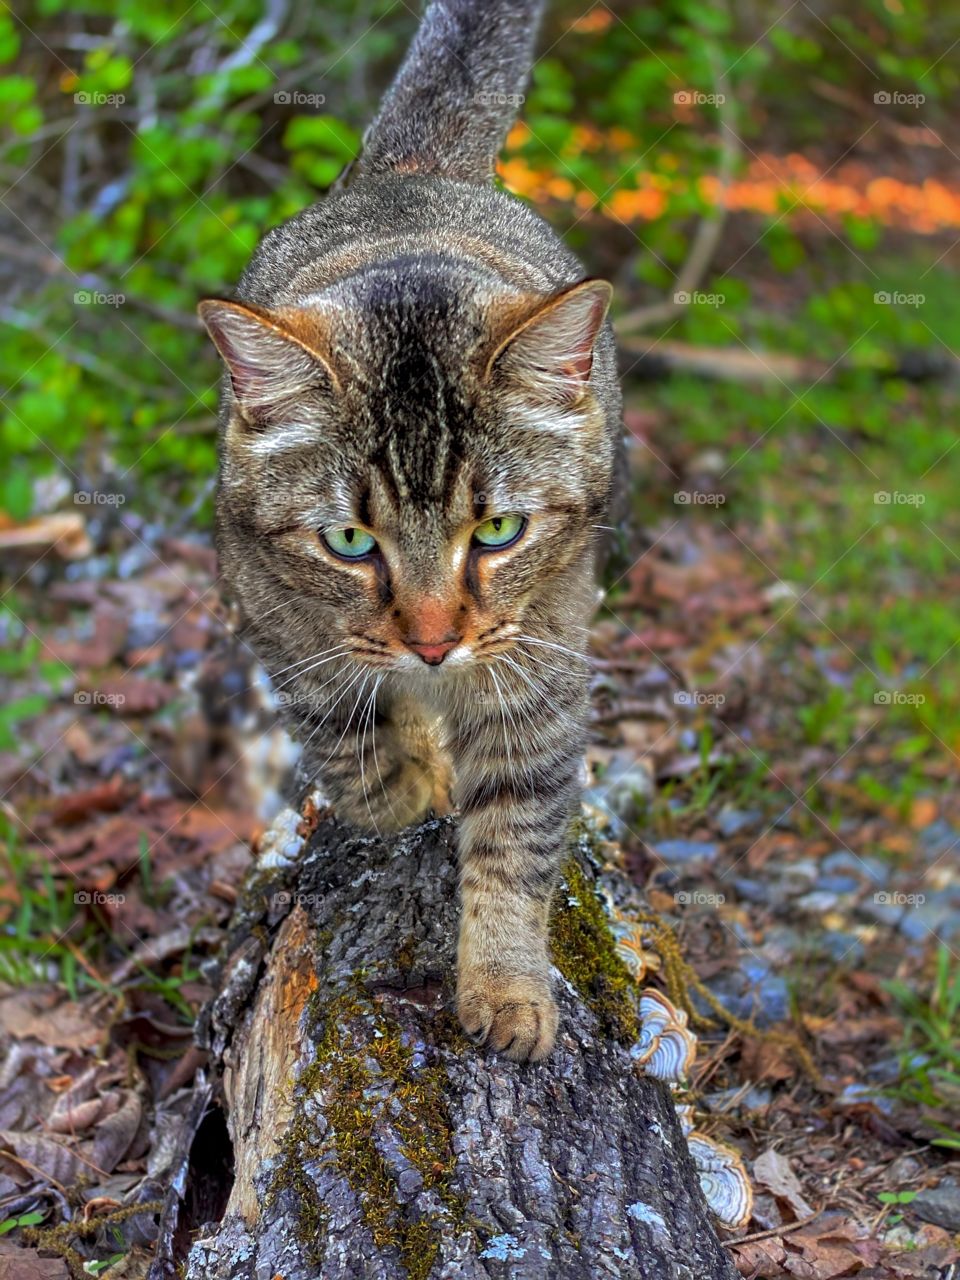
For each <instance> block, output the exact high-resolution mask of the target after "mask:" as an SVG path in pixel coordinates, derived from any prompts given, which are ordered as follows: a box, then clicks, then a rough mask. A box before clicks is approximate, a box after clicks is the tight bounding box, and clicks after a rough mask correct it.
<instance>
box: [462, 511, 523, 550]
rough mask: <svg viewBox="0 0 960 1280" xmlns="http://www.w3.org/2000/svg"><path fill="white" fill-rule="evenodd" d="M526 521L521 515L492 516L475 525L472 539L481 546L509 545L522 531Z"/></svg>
mask: <svg viewBox="0 0 960 1280" xmlns="http://www.w3.org/2000/svg"><path fill="white" fill-rule="evenodd" d="M526 523H527V522H526V520H525V518H524V517H523V516H492V517H491V518H490V519H489V520H484V522H483V524H478V525H477V527H476V529H474V531H473V540H474V542H478V543H479V544H480V546H481V547H509V546H510V544H511V543H512V542H516V540H517V539H518V538H519V537H520V535H521V533H523V530H524V528H525V527H526Z"/></svg>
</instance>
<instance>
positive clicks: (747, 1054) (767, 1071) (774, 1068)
mask: <svg viewBox="0 0 960 1280" xmlns="http://www.w3.org/2000/svg"><path fill="white" fill-rule="evenodd" d="M796 1074H797V1068H796V1065H795V1064H794V1063H793V1062H792V1061H791V1058H790V1054H789V1052H788V1050H787V1049H786V1048H785V1047H784V1046H783V1045H782V1044H774V1043H773V1042H772V1041H770V1040H757V1039H756V1038H754V1037H748V1038H747V1039H746V1040H744V1042H743V1047H742V1049H741V1050H740V1077H741V1079H743V1080H752V1081H754V1082H756V1083H757V1084H759V1083H760V1081H761V1080H790V1079H791V1078H792V1077H793V1076H795V1075H796Z"/></svg>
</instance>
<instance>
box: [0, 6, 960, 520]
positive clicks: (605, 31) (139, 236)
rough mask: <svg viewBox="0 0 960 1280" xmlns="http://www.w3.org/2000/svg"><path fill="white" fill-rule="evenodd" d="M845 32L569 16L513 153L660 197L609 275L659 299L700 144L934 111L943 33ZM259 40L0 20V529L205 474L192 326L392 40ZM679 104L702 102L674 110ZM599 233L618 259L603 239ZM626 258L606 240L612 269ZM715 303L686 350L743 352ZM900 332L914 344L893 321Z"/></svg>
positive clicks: (775, 261) (734, 324)
mask: <svg viewBox="0 0 960 1280" xmlns="http://www.w3.org/2000/svg"><path fill="white" fill-rule="evenodd" d="M868 7H869V21H865V20H864V17H863V14H862V12H861V9H860V8H858V9H853V8H850V7H847V8H843V7H841V9H840V10H839V11H837V10H835V11H832V13H831V15H830V17H829V18H828V19H827V25H824V23H823V22H821V21H820V20H819V19H818V18H817V17H816V16H815V15H814V14H813V12H812V11H811V10H810V9H809V8H807V7H806V6H803V5H800V6H795V7H793V8H792V9H790V10H789V11H788V12H787V13H786V14H784V13H783V12H782V8H781V7H778V6H775V5H774V4H773V3H772V0H758V3H756V4H755V5H753V6H751V7H749V8H747V9H743V8H742V7H741V8H740V9H738V10H736V11H734V10H733V9H731V8H729V7H728V6H727V5H726V4H725V3H721V2H720V0H708V3H696V4H694V3H692V0H668V3H666V4H664V5H659V6H646V5H630V6H628V7H627V8H626V9H622V7H618V10H617V16H616V18H614V19H611V20H610V21H609V23H607V25H606V26H605V27H604V26H603V24H602V23H601V24H600V26H599V27H591V26H590V24H589V22H587V23H586V24H584V23H583V22H578V21H577V20H579V19H582V18H583V13H582V9H581V6H580V5H578V4H575V3H573V0H557V3H555V4H554V5H552V6H551V8H550V11H549V15H548V29H547V33H546V40H545V44H546V46H547V54H546V56H545V57H543V58H542V59H541V60H540V61H539V62H538V63H537V65H536V66H535V68H534V73H533V83H532V85H531V87H530V89H529V92H528V97H527V102H526V105H525V108H524V116H525V119H526V120H527V122H528V125H529V133H528V134H527V135H526V141H525V142H524V144H523V146H522V149H521V153H520V154H521V156H522V158H523V159H524V160H525V161H526V162H527V163H528V164H530V165H531V166H534V167H542V168H544V169H545V170H547V171H548V172H551V173H553V174H555V175H557V177H559V178H563V179H566V180H568V181H569V182H570V183H571V184H572V190H573V192H574V193H576V192H578V191H579V192H587V193H592V197H593V199H594V200H596V201H597V202H602V203H605V204H607V203H609V201H610V199H611V197H612V196H614V195H615V194H617V193H623V192H627V193H629V192H630V191H632V190H635V189H636V188H637V184H638V183H641V182H648V181H650V180H651V177H652V179H653V180H654V181H656V182H659V183H661V185H662V190H663V191H664V192H666V193H667V195H666V198H665V203H664V206H663V209H662V211H661V212H660V213H659V214H658V215H657V216H655V217H654V218H653V219H652V220H651V221H648V222H646V223H644V224H643V227H642V231H641V233H640V238H641V239H642V249H641V250H640V251H639V252H633V251H631V253H630V258H629V260H628V261H627V262H626V263H625V264H624V266H623V269H622V270H623V272H625V273H626V276H628V277H629V276H631V275H632V277H633V279H634V280H635V282H636V285H637V286H638V287H640V288H647V289H648V290H649V289H651V288H652V289H655V290H656V291H657V292H660V291H662V290H664V289H669V288H670V287H671V285H672V280H673V273H674V272H675V271H676V270H677V267H678V266H679V264H680V263H681V262H682V261H683V260H684V259H685V256H686V254H687V252H688V249H689V244H690V236H691V234H692V232H693V228H694V226H695V223H696V219H697V217H698V216H699V215H700V214H701V213H702V212H703V211H704V210H705V209H706V208H707V207H708V205H707V203H706V197H705V194H704V189H703V187H702V185H701V180H702V179H703V178H706V177H709V176H710V175H712V174H715V173H716V172H717V170H718V165H719V164H720V163H721V152H722V150H723V147H724V131H723V129H721V128H720V120H721V118H723V119H725V120H726V122H727V124H728V125H729V127H730V128H732V129H733V130H734V131H736V132H739V133H740V134H741V135H742V136H743V137H744V138H746V139H747V140H748V142H749V140H750V139H751V138H754V137H756V136H757V133H758V130H759V129H760V127H761V119H762V121H766V122H769V121H771V120H777V119H784V120H786V119H789V133H788V134H786V135H785V136H784V137H783V148H782V149H784V150H788V149H791V148H793V149H797V150H802V149H803V148H804V147H805V146H806V145H808V144H814V143H816V142H817V141H818V140H820V139H821V138H823V137H825V136H829V132H830V130H832V129H836V128H840V129H843V130H849V129H850V128H851V124H852V122H851V118H850V115H849V111H848V110H847V108H845V107H843V106H842V105H837V104H836V103H835V102H833V101H824V99H823V97H822V96H818V93H817V91H816V83H820V84H822V83H826V84H829V85H834V86H838V87H839V88H841V89H842V90H843V91H844V92H845V93H847V94H848V95H850V96H852V97H856V96H860V97H861V98H864V99H866V100H868V101H869V99H870V97H871V95H872V94H873V92H874V91H875V89H876V85H877V83H878V79H877V77H878V76H879V77H880V78H881V79H882V80H883V83H884V84H885V85H886V87H887V88H889V89H890V90H894V91H899V92H902V93H910V92H913V93H917V92H922V93H923V94H924V95H926V97H927V99H928V102H929V103H930V104H932V107H933V108H934V109H935V110H939V109H940V108H939V107H938V106H937V104H939V103H941V102H942V103H946V102H948V101H949V98H950V95H951V93H952V92H953V91H954V90H955V89H956V87H957V78H958V70H957V66H956V61H955V59H950V58H942V57H940V56H939V55H940V52H941V51H942V49H944V48H946V47H948V46H950V45H951V44H952V43H953V40H954V38H955V37H956V35H958V34H960V28H958V19H957V17H956V15H952V14H951V12H950V11H949V9H947V10H944V9H937V8H935V7H933V6H932V5H931V4H930V3H929V0H914V2H913V3H910V4H908V5H902V6H901V5H896V6H894V5H888V4H885V3H882V0H871V3H870V4H869V6H868ZM597 12H599V13H600V14H601V16H602V14H603V13H606V12H607V10H605V9H604V8H603V7H602V6H601V7H600V9H599V10H598V11H597ZM588 16H589V15H588ZM261 20H262V6H261V5H260V3H259V2H258V0H231V3H230V4H229V6H228V7H227V9H225V10H223V11H222V12H220V11H218V12H216V13H215V12H214V11H213V10H212V9H211V8H210V7H209V6H207V5H190V4H189V3H187V0H175V3H173V4H172V5H167V6H162V7H160V6H156V5H151V4H143V3H142V0H110V3H107V2H106V0H27V3H26V4H25V5H20V6H18V9H17V17H16V18H14V17H13V15H12V14H11V13H8V12H0V181H2V182H3V185H4V187H5V188H7V190H6V191H5V195H4V201H5V204H6V206H7V207H8V208H9V209H10V210H11V212H12V214H13V215H14V217H15V218H17V219H19V220H20V223H21V224H22V226H23V228H24V230H23V233H22V234H23V243H24V246H25V247H24V254H25V256H26V257H28V258H29V259H30V260H31V262H32V263H33V264H34V265H36V264H38V263H41V262H45V264H46V266H45V269H44V270H43V271H41V273H40V278H41V280H42V281H43V283H42V284H41V286H40V288H39V291H38V290H36V289H34V288H33V287H32V285H31V288H30V289H29V290H27V289H25V288H23V287H18V286H17V284H16V282H15V281H14V282H13V284H12V287H11V288H10V289H9V290H7V294H8V301H7V302H6V303H5V304H4V305H3V306H2V307H0V361H2V363H3V366H4V368H6V369H7V370H9V371H10V381H11V386H10V388H9V389H8V392H7V394H6V395H5V397H4V402H3V410H2V416H0V425H2V439H3V447H4V454H5V456H6V458H7V459H12V458H15V459H16V461H17V467H16V468H12V467H10V466H7V467H4V468H3V471H2V476H0V507H2V509H3V510H4V511H6V512H7V514H8V515H10V516H12V517H13V518H15V519H22V518H24V517H25V516H26V515H27V514H29V512H30V509H31V507H32V505H34V499H33V493H32V480H33V479H34V478H36V477H38V476H42V475H45V474H48V473H50V472H54V471H58V472H60V473H61V474H62V475H65V476H66V477H67V478H68V479H72V482H73V483H74V484H77V483H79V481H80V480H81V478H83V479H86V480H89V479H91V478H92V479H97V478H106V479H107V480H110V479H112V482H113V483H116V484H117V485H120V486H126V487H128V488H130V487H136V488H138V489H139V488H143V489H145V490H146V492H145V493H144V495H143V498H142V502H143V503H144V504H145V505H146V506H147V507H148V508H150V507H153V506H155V505H156V504H157V502H158V496H159V495H160V494H161V493H162V494H163V495H164V497H165V498H166V497H171V498H174V499H176V498H178V497H181V496H186V495H188V494H193V493H196V492H197V491H198V489H199V488H200V487H201V486H202V483H203V481H204V480H205V478H206V477H208V476H209V475H210V474H211V473H212V470H213V467H214V446H213V434H212V428H213V423H212V410H213V408H214V405H215V402H216V387H217V383H218V378H219V370H218V367H217V363H216V360H215V358H214V355H213V353H212V351H211V349H210V346H209V344H208V343H207V341H206V339H205V338H204V336H203V335H202V334H201V332H200V331H199V329H198V327H197V325H196V323H195V320H194V307H195V304H196V301H197V300H198V298H200V297H201V296H203V295H205V294H223V293H226V292H228V291H230V290H231V289H232V288H233V287H234V286H235V284H236V281H237V279H238V277H239V275H240V273H241V271H242V269H243V267H244V265H245V263H246V261H247V260H248V258H249V256H250V254H251V252H252V250H253V248H254V246H255V244H256V242H257V239H258V237H259V236H260V235H261V234H262V233H263V231H265V230H266V229H268V228H269V227H271V226H274V225H276V224H277V223H278V222H280V221H282V220H284V219H285V218H287V217H289V216H290V215H292V214H293V213H295V212H296V211H297V210H298V209H300V208H302V207H303V206H304V205H306V204H308V203H309V202H310V201H311V200H313V199H314V198H316V197H317V196H318V195H319V194H320V193H321V192H322V191H323V190H324V189H325V188H327V187H328V186H329V185H330V183H331V182H332V181H333V180H334V179H335V178H336V176H337V174H338V173H339V172H340V170H341V169H342V168H343V166H344V165H345V164H347V163H348V162H349V161H350V160H351V159H352V158H353V156H354V155H355V154H356V153H357V150H358V148H359V145H360V136H361V132H362V129H363V127H364V126H365V124H366V122H367V121H368V119H369V117H370V114H371V112H372V110H373V108H374V105H375V101H376V97H377V95H378V94H379V92H380V90H381V88H382V86H383V84H384V83H385V81H386V79H387V76H388V74H389V72H390V70H392V67H393V65H394V64H395V62H396V59H397V57H398V55H399V52H400V49H401V47H402V45H403V44H404V43H405V42H406V41H407V39H408V38H409V35H410V32H411V30H412V27H413V17H412V15H411V13H410V12H409V11H408V9H407V8H405V7H404V6H402V5H401V6H396V5H394V4H391V3H390V0H373V3H371V4H368V5H365V6H364V7H363V10H362V12H357V11H355V6H354V5H353V4H352V3H351V0H331V3H328V4H325V5H324V6H322V8H316V7H314V8H313V9H310V8H309V7H308V8H307V9H306V10H305V11H304V12H303V13H298V16H297V21H296V23H290V24H287V25H286V26H285V28H284V29H283V30H282V31H280V32H277V33H274V34H273V36H272V38H270V39H267V40H265V41H262V42H261V34H260V33H261V29H262V28H261V26H260V25H259V24H261ZM815 82H816V83H815ZM684 94H686V95H688V96H689V95H691V94H696V95H700V98H703V99H704V101H700V98H698V100H697V101H696V102H695V103H693V104H692V105H689V106H685V107H682V108H681V107H678V105H677V103H678V97H679V98H682V97H683V95H684ZM718 95H719V96H720V97H722V98H724V99H725V102H724V103H718V102H717V101H716V100H715V99H716V98H717V97H718ZM756 103H762V104H763V111H762V113H758V112H757V111H756V110H755V104H756ZM905 110H906V111H908V112H909V111H910V110H911V108H909V107H908V108H905ZM856 124H857V128H858V129H859V122H856ZM766 127H768V128H769V126H766ZM584 130H586V134H585V133H584ZM591 131H593V132H591ZM611 131H612V133H613V135H616V137H615V139H614V141H611ZM580 207H581V208H582V207H583V206H580ZM547 213H548V216H551V217H555V219H556V221H557V223H558V226H559V227H560V229H562V230H567V229H569V235H570V239H571V242H572V243H573V244H574V246H575V247H576V248H578V249H580V250H582V251H583V252H584V253H585V255H586V256H587V258H588V260H590V261H591V263H594V262H596V265H597V267H598V269H606V268H607V266H608V264H607V263H605V262H603V261H597V259H598V257H600V256H602V255H600V254H598V249H597V245H598V241H597V236H596V230H595V226H594V221H593V220H592V219H590V218H583V217H582V214H581V215H578V216H577V217H574V218H572V217H571V209H570V202H569V200H566V199H564V198H562V197H560V198H558V201H557V203H556V207H551V208H549V209H547ZM571 221H573V222H574V225H573V226H572V227H570V223H571ZM768 223H769V226H768V228H767V231H766V233H765V235H764V236H763V238H762V251H763V252H764V253H765V254H767V255H768V256H769V261H770V262H771V264H772V265H773V266H774V268H775V269H776V270H778V271H780V272H783V273H786V274H794V273H797V272H799V271H801V270H804V269H806V268H807V266H808V262H809V256H808V251H807V248H806V246H805V245H804V243H803V241H802V240H801V238H800V236H799V234H798V232H797V229H796V228H795V226H794V224H793V221H792V219H791V218H789V217H787V218H785V219H780V218H779V216H777V217H771V218H769V219H768ZM14 225H15V226H16V225H17V224H16V223H15V224H14ZM611 226H612V228H613V230H614V232H615V234H616V233H618V223H617V220H616V218H614V219H613V221H612V223H611ZM762 229H763V228H762V226H761V231H762ZM634 234H635V232H634V231H633V228H631V229H629V230H628V229H627V228H626V227H624V228H623V229H622V235H623V239H624V243H625V245H626V247H627V249H628V250H630V249H631V245H632V243H633V235H634ZM842 234H843V235H845V236H846V238H847V240H848V241H849V243H850V244H851V246H852V247H853V248H854V249H856V250H858V251H863V250H866V249H869V248H872V247H873V245H874V243H875V241H876V238H877V235H878V230H877V228H876V226H874V225H873V224H871V223H869V222H865V221H864V220H863V219H853V218H851V219H848V221H847V222H846V224H845V227H844V229H843V233H842ZM601 239H609V237H602V238H601ZM58 263H59V264H62V265H61V266H60V267H59V268H58V265H57V264H58ZM51 267H52V268H53V270H49V268H51ZM714 287H715V288H716V289H717V291H718V292H723V293H725V294H726V295H727V303H726V305H725V307H724V308H723V309H722V312H721V311H718V310H717V309H714V308H710V307H702V306H699V305H694V306H692V307H691V308H690V309H689V314H688V315H687V316H686V317H685V318H684V322H683V325H684V328H685V329H686V331H687V336H689V338H690V340H691V341H698V342H704V343H711V342H729V341H732V340H738V339H741V338H743V339H744V340H746V339H747V338H748V337H749V332H750V328H751V323H750V311H749V301H748V299H747V298H746V289H745V286H744V285H743V284H742V283H741V282H740V281H738V280H736V279H728V280H724V281H723V282H722V283H721V282H718V283H717V284H716V285H715V286H714ZM868 291H869V286H867V285H854V284H852V283H851V284H840V285H836V286H826V287H824V288H822V289H818V290H817V291H816V292H815V293H814V295H813V296H812V297H811V299H810V304H809V305H810V308H811V318H813V319H815V321H816V326H815V327H816V331H817V333H818V335H819V336H820V337H821V338H822V341H823V344H824V345H825V346H826V345H829V344H830V343H834V344H835V343H836V341H838V340H842V337H843V336H844V335H845V334H846V333H847V332H849V331H850V329H851V327H855V319H856V317H857V316H858V315H861V314H862V307H863V306H864V305H866V304H865V301H864V299H865V297H866V293H867V292H868ZM75 298H79V299H80V300H79V301H78V300H75ZM888 310H890V311H891V313H892V312H893V310H894V309H893V308H889V309H888ZM879 319H880V323H879V325H878V328H877V330H876V331H875V332H873V333H872V334H871V335H870V337H869V339H865V340H864V346H863V348H862V349H863V351H864V353H866V352H867V351H868V350H869V351H871V352H875V353H878V352H879V353H882V352H883V351H884V350H885V349H888V344H889V341H890V340H891V339H892V337H893V333H892V326H894V325H895V324H896V323H897V321H896V319H895V317H894V316H893V315H892V314H891V315H888V316H885V317H880V318H879ZM899 322H900V324H901V327H902V330H903V334H904V336H908V337H909V338H910V340H911V341H913V342H915V343H916V344H918V345H929V342H930V335H929V334H928V333H925V332H924V331H923V327H922V324H921V323H920V321H919V319H918V318H917V317H900V318H899ZM867 342H869V343H870V347H869V348H868V347H867V346H866V343H867ZM155 480H162V481H163V484H162V486H159V485H157V484H155V483H153V482H154V481H155Z"/></svg>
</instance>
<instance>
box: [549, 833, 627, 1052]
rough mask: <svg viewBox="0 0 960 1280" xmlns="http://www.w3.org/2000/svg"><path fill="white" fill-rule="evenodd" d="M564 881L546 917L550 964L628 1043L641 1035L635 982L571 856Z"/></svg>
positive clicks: (613, 1032) (607, 1026)
mask: <svg viewBox="0 0 960 1280" xmlns="http://www.w3.org/2000/svg"><path fill="white" fill-rule="evenodd" d="M580 840H581V843H582V844H584V847H585V848H586V843H585V842H589V835H588V834H586V833H581V835H580ZM563 878H564V882H565V887H564V886H561V890H560V892H559V893H558V894H557V896H556V898H555V899H554V904H553V912H552V915H551V918H550V937H551V943H552V952H553V960H554V963H555V964H556V966H557V968H558V969H559V970H560V972H561V973H562V974H563V976H564V977H565V978H567V979H568V980H569V981H570V982H572V983H573V985H574V986H575V987H576V989H577V991H578V992H579V993H580V995H581V996H582V997H583V999H584V1000H585V1001H586V1003H587V1005H589V1007H590V1008H591V1009H592V1010H593V1012H594V1013H595V1014H596V1015H597V1017H598V1018H599V1019H600V1022H601V1024H602V1026H603V1028H604V1030H605V1031H606V1032H607V1033H608V1034H609V1035H611V1036H613V1037H614V1038H615V1039H617V1040H618V1041H619V1042H620V1043H621V1044H623V1045H631V1044H633V1043H634V1042H635V1041H636V1039H637V1036H638V1035H639V1031H640V1025H639V1019H638V1014H637V986H636V983H635V982H634V980H633V978H632V976H631V974H630V970H629V969H628V968H627V966H626V965H625V964H624V963H623V961H622V960H621V959H620V957H619V956H618V955H617V948H616V943H615V942H614V938H613V934H612V933H611V931H610V925H609V922H608V920H607V913H606V911H605V910H604V908H603V905H602V903H601V902H600V900H599V898H598V897H597V894H596V891H595V889H594V886H593V884H592V883H591V882H590V880H589V879H588V878H587V876H586V875H585V874H584V871H583V870H582V868H581V866H580V863H579V862H578V861H577V859H576V858H575V857H571V858H569V859H568V860H567V862H566V864H565V865H564V868H563Z"/></svg>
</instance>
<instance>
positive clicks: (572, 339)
mask: <svg viewBox="0 0 960 1280" xmlns="http://www.w3.org/2000/svg"><path fill="white" fill-rule="evenodd" d="M612 296H613V289H612V288H611V286H610V285H609V284H608V283H607V281H606V280H581V281H580V283H579V284H575V285H571V286H570V287H569V288H566V289H562V290H561V291H560V292H559V293H557V294H554V296H553V297H552V298H548V299H547V300H546V301H545V302H540V303H539V304H538V305H537V306H536V308H535V309H534V310H533V312H532V313H530V314H528V315H527V316H526V317H525V318H524V319H523V320H522V321H521V322H520V323H519V324H517V325H516V326H515V327H514V328H513V329H512V330H511V332H510V333H508V335H507V336H506V337H505V338H504V339H503V340H502V341H501V342H500V344H499V345H498V347H497V349H496V350H495V351H494V353H493V355H492V356H491V358H490V361H489V364H488V373H489V372H493V371H494V370H497V371H498V372H502V373H503V374H504V375H506V376H507V377H508V378H510V379H514V380H516V381H517V382H518V383H519V384H520V385H521V386H522V387H523V388H524V390H525V391H526V393H527V394H529V395H530V396H532V397H533V398H534V399H537V400H544V401H547V402H548V403H552V404H567V405H569V404H571V403H574V402H576V401H577V400H579V399H580V398H581V396H582V395H583V393H584V391H585V390H586V385H587V383H588V381H589V379H590V371H591V369H592V368H593V353H594V347H595V345H596V341H597V335H598V334H599V332H600V327H601V325H602V324H603V321H604V318H605V317H606V314H607V309H608V307H609V306H610V299H611V297H612Z"/></svg>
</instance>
